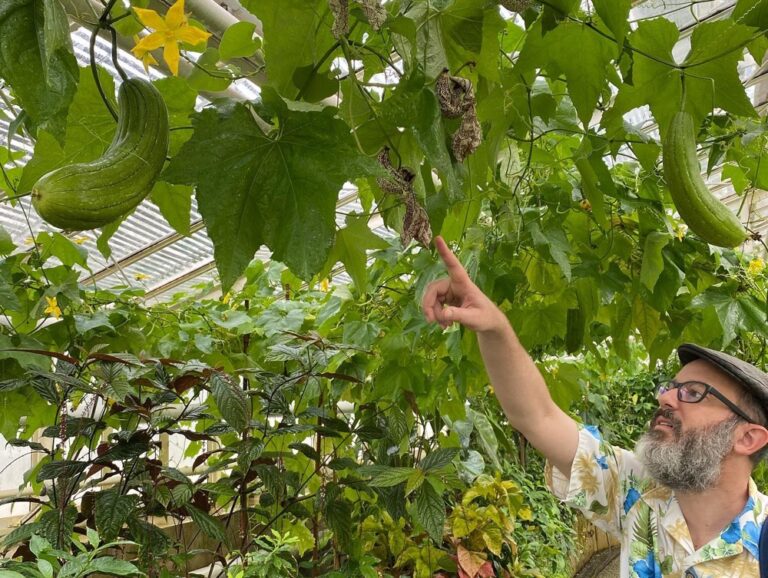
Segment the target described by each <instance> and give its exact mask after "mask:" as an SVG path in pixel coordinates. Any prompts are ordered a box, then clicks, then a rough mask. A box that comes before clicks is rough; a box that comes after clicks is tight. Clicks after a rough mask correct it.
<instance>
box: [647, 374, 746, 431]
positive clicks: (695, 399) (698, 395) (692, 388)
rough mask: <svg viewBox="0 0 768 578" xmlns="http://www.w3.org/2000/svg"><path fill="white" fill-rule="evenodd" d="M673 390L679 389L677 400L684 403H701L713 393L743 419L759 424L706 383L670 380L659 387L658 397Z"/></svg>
mask: <svg viewBox="0 0 768 578" xmlns="http://www.w3.org/2000/svg"><path fill="white" fill-rule="evenodd" d="M671 389H677V399H678V400H679V401H682V402H684V403H699V402H700V401H701V400H703V399H704V398H705V397H707V395H709V394H710V393H711V394H712V395H714V396H715V397H716V398H717V399H719V400H720V401H722V402H723V403H724V404H725V405H727V406H728V409H730V410H731V411H732V412H733V413H735V414H736V415H737V416H739V417H740V418H741V419H743V420H744V421H746V422H747V423H753V424H757V422H756V421H755V420H754V419H752V418H751V417H749V416H748V415H747V414H746V413H745V412H744V410H742V409H740V408H739V406H737V405H736V404H735V403H733V402H732V401H731V400H730V399H728V398H727V397H725V396H724V395H723V394H722V393H720V392H719V391H717V390H716V389H715V388H714V387H713V386H711V385H709V384H708V383H704V382H703V381H683V382H682V383H681V382H679V381H675V380H674V379H670V380H668V381H665V382H664V383H662V384H661V385H660V386H659V392H658V394H657V395H658V396H659V397H661V396H662V395H664V394H665V393H667V392H668V391H669V390H671Z"/></svg>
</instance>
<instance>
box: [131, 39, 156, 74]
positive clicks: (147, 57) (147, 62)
mask: <svg viewBox="0 0 768 578" xmlns="http://www.w3.org/2000/svg"><path fill="white" fill-rule="evenodd" d="M133 41H134V42H135V43H136V46H134V47H133V49H132V50H131V52H133V54H134V56H136V58H138V59H139V60H141V63H142V64H143V65H144V70H145V71H147V72H149V67H150V66H154V65H156V64H157V60H155V57H154V56H152V53H151V52H150V51H149V50H147V49H146V48H139V44H141V39H140V38H139V37H138V36H136V35H135V34H134V35H133Z"/></svg>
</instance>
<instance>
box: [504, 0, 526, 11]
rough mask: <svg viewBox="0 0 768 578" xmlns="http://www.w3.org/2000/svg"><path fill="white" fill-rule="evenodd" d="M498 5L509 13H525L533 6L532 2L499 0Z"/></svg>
mask: <svg viewBox="0 0 768 578" xmlns="http://www.w3.org/2000/svg"><path fill="white" fill-rule="evenodd" d="M499 4H501V5H502V6H504V8H506V9H507V10H509V11H510V12H517V13H518V14H520V13H521V12H525V11H526V10H527V9H528V7H529V6H530V5H531V4H533V2H532V0H499Z"/></svg>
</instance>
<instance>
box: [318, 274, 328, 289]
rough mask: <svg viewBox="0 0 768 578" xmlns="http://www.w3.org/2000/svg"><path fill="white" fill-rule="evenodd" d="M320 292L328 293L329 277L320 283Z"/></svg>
mask: <svg viewBox="0 0 768 578" xmlns="http://www.w3.org/2000/svg"><path fill="white" fill-rule="evenodd" d="M320 290H321V291H325V292H326V293H328V277H326V278H325V279H323V280H322V281H320Z"/></svg>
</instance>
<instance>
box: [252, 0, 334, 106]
mask: <svg viewBox="0 0 768 578" xmlns="http://www.w3.org/2000/svg"><path fill="white" fill-rule="evenodd" d="M243 6H245V8H246V9H247V10H248V11H250V12H251V13H253V14H255V15H256V16H257V17H258V19H259V20H260V21H261V24H262V27H263V36H264V58H265V60H266V63H267V78H268V79H269V83H270V84H271V85H272V86H274V87H275V88H276V89H277V91H278V92H279V93H280V94H282V95H284V96H286V97H288V98H295V97H296V96H297V94H299V92H300V91H302V90H303V94H304V96H308V94H307V93H308V92H311V88H313V84H320V85H322V84H323V83H322V82H318V81H322V80H326V82H327V81H330V78H329V77H328V70H329V68H330V64H331V58H327V57H326V60H325V62H324V66H323V65H322V64H323V63H321V62H320V59H321V58H322V57H323V56H324V55H326V53H327V51H328V49H329V48H331V47H332V46H333V45H334V43H335V40H334V38H333V36H332V35H331V25H332V24H333V18H332V16H331V14H330V12H329V10H328V2H327V0H244V1H243ZM329 94H330V93H329ZM325 96H328V95H325ZM317 100H319V99H317Z"/></svg>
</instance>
